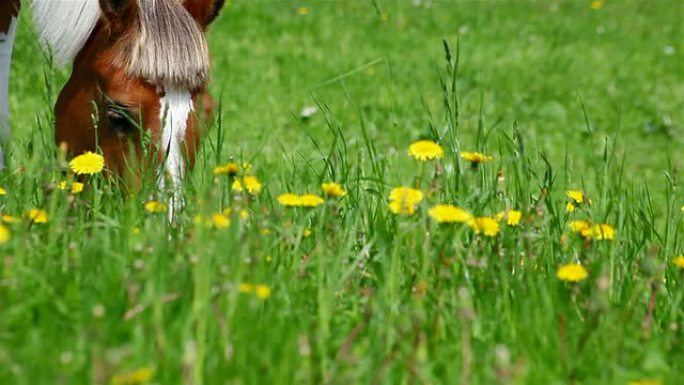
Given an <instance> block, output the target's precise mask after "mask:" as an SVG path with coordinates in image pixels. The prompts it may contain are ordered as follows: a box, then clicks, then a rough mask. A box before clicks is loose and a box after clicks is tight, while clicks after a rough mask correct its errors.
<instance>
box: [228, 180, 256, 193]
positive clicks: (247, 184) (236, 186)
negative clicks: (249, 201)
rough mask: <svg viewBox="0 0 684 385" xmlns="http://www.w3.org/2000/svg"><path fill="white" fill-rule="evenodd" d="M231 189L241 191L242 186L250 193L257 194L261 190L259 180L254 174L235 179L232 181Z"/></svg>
mask: <svg viewBox="0 0 684 385" xmlns="http://www.w3.org/2000/svg"><path fill="white" fill-rule="evenodd" d="M232 188H233V190H235V191H240V192H241V191H243V189H244V188H246V189H247V192H248V193H250V194H258V193H260V192H261V188H262V185H261V182H259V179H257V177H255V176H246V177H244V178H242V179H236V180H235V181H234V182H233V186H232Z"/></svg>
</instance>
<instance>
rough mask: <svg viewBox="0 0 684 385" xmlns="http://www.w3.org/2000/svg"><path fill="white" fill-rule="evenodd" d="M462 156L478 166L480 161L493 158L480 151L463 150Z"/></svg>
mask: <svg viewBox="0 0 684 385" xmlns="http://www.w3.org/2000/svg"><path fill="white" fill-rule="evenodd" d="M461 158H462V159H464V160H467V161H468V162H470V164H472V165H473V166H477V165H478V164H480V163H484V162H488V161H490V160H492V159H494V158H493V157H491V156H489V155H485V154H482V153H479V152H468V151H461Z"/></svg>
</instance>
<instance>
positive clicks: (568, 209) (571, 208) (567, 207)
mask: <svg viewBox="0 0 684 385" xmlns="http://www.w3.org/2000/svg"><path fill="white" fill-rule="evenodd" d="M576 208H577V207H576V206H575V205H574V204H573V203H572V202H568V203H566V204H565V211H566V212H568V213H571V212H573V211H575V209H576Z"/></svg>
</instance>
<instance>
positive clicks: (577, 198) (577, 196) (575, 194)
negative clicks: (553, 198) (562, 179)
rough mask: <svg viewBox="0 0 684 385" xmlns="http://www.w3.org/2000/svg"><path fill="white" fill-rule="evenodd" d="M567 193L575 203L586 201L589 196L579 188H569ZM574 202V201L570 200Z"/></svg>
mask: <svg viewBox="0 0 684 385" xmlns="http://www.w3.org/2000/svg"><path fill="white" fill-rule="evenodd" d="M565 195H567V197H568V198H570V199H572V201H574V202H575V203H585V202H587V196H586V195H584V192H582V191H579V190H568V191H566V192H565ZM570 203H572V202H570Z"/></svg>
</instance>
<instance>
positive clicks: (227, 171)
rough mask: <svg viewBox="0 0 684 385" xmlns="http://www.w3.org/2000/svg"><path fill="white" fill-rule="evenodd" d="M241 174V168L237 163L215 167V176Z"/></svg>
mask: <svg viewBox="0 0 684 385" xmlns="http://www.w3.org/2000/svg"><path fill="white" fill-rule="evenodd" d="M238 172H240V166H239V165H238V164H237V163H234V162H232V163H226V164H222V165H220V166H216V167H214V174H215V175H231V176H232V175H236V174H237V173H238Z"/></svg>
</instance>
